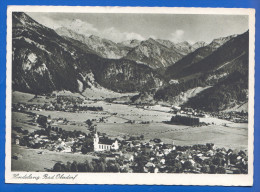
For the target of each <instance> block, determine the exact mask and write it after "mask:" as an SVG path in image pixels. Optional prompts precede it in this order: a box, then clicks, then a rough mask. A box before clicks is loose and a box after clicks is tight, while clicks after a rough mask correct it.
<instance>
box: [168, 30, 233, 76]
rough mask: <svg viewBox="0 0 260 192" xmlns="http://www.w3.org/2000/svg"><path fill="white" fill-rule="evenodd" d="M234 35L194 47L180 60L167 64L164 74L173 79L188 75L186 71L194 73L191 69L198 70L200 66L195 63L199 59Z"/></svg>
mask: <svg viewBox="0 0 260 192" xmlns="http://www.w3.org/2000/svg"><path fill="white" fill-rule="evenodd" d="M235 37H236V35H232V36H228V37H223V38H218V39H214V40H213V41H212V42H211V43H210V44H208V45H206V46H202V47H200V48H198V49H195V51H194V52H191V53H190V54H188V55H187V56H186V57H183V58H182V59H181V60H179V61H178V62H176V63H175V64H174V65H171V66H169V67H168V68H167V69H166V70H165V71H166V73H165V75H166V76H167V77H168V78H169V79H175V78H180V77H185V76H188V73H190V74H195V73H193V71H192V70H193V69H195V68H196V69H197V71H199V70H200V68H197V67H198V66H197V65H198V64H197V63H199V62H200V61H201V60H203V59H204V58H206V57H207V56H209V55H211V54H212V53H213V52H214V51H216V50H217V49H218V48H219V47H221V46H222V45H224V44H225V43H226V42H228V41H229V40H231V39H233V38H235ZM198 44H200V43H198ZM202 45H204V43H202ZM231 46H232V45H231ZM195 47H196V45H195ZM234 48H235V45H234ZM220 54H223V56H224V55H228V54H225V53H224V52H222V53H220ZM221 57H222V56H221ZM206 62H208V61H206ZM213 63H215V62H214V61H213ZM192 67H193V68H192ZM190 68H192V69H190ZM202 69H203V68H202ZM199 72H200V71H199Z"/></svg>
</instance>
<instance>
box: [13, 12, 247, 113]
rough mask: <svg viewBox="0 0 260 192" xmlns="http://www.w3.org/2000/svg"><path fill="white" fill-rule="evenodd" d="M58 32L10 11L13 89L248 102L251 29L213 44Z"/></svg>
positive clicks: (223, 104) (218, 105) (210, 106)
mask: <svg viewBox="0 0 260 192" xmlns="http://www.w3.org/2000/svg"><path fill="white" fill-rule="evenodd" d="M57 32H58V33H59V34H60V35H59V34H58V33H57ZM57 32H56V31H54V30H52V29H49V28H47V27H45V26H43V25H41V24H39V23H37V22H36V21H34V20H33V19H31V18H30V17H29V16H28V15H26V14H25V13H20V12H15V13H13V33H12V38H13V41H12V48H13V50H12V51H13V53H12V56H13V57H12V66H13V67H12V75H13V79H12V87H13V90H14V91H21V92H27V93H34V94H41V93H49V92H52V91H60V90H68V91H71V92H78V93H82V94H83V93H84V94H90V93H91V95H92V96H93V95H95V93H94V92H95V90H98V91H101V92H102V91H104V90H106V92H107V93H108V92H109V93H110V94H111V95H117V94H118V93H124V92H132V93H136V92H141V93H140V94H137V95H135V96H134V97H133V98H132V102H133V103H142V102H146V103H151V104H152V103H153V104H154V103H156V102H167V103H169V104H174V105H177V104H179V105H183V106H188V107H193V108H198V109H202V110H205V111H219V110H228V109H229V108H238V107H237V106H244V105H245V103H246V102H247V97H248V44H249V37H248V36H249V32H248V31H247V32H245V33H243V34H241V35H233V36H229V37H224V38H218V39H215V40H213V41H212V42H211V43H210V44H208V45H207V44H205V43H204V42H197V43H195V44H193V45H190V44H189V43H187V42H183V43H179V44H174V43H172V42H171V41H168V40H158V39H157V40H154V39H152V38H150V39H148V40H145V41H137V40H132V41H125V42H121V43H114V42H112V41H109V40H106V39H102V38H100V37H96V36H90V37H85V36H84V35H80V34H76V33H75V32H73V31H69V30H67V29H59V30H57ZM186 54H187V55H186ZM111 58H114V59H111ZM115 58H116V59H115ZM86 90H87V91H86ZM111 91H112V92H111ZM102 97H103V96H102Z"/></svg>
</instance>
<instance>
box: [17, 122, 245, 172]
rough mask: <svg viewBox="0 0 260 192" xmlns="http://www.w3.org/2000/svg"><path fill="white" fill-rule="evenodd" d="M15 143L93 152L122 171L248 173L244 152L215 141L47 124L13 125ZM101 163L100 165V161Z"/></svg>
mask: <svg viewBox="0 0 260 192" xmlns="http://www.w3.org/2000/svg"><path fill="white" fill-rule="evenodd" d="M13 130H14V131H13V133H12V141H13V143H14V144H16V145H21V146H26V147H28V148H34V149H45V150H50V151H57V152H64V153H81V154H91V155H92V156H97V157H98V156H102V157H105V158H106V159H109V160H111V159H114V160H115V161H117V162H120V163H119V164H120V169H118V171H119V172H120V171H122V172H144V173H148V172H150V173H183V172H184V173H219V174H224V173H229V174H236V173H237V174H239V173H247V170H248V166H247V163H248V162H247V161H248V160H247V154H246V152H245V151H233V150H231V149H228V150H226V149H225V148H222V149H216V148H215V146H214V144H206V145H193V146H176V145H174V143H173V144H165V143H163V142H162V141H161V140H160V139H152V140H150V141H146V140H144V138H142V139H141V138H140V137H139V138H138V140H133V139H131V138H128V139H127V138H125V139H121V140H118V139H110V138H108V137H106V135H105V134H100V133H97V132H96V133H92V134H86V133H84V132H81V131H65V130H63V129H61V128H57V127H47V128H45V129H40V130H36V131H34V132H31V133H29V132H28V131H25V130H23V129H22V128H20V127H14V128H13ZM97 166H98V164H97Z"/></svg>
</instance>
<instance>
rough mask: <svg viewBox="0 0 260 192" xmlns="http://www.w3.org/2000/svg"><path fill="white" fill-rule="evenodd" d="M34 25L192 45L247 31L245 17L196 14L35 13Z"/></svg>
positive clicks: (120, 38)
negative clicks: (36, 23) (185, 42)
mask: <svg viewBox="0 0 260 192" xmlns="http://www.w3.org/2000/svg"><path fill="white" fill-rule="evenodd" d="M27 14H28V15H29V16H30V17H32V18H33V19H34V20H36V21H37V22H39V23H41V24H42V25H45V26H47V27H50V28H52V29H57V28H59V27H66V28H69V29H71V30H74V31H75V32H77V33H80V34H83V35H86V36H90V35H96V36H100V37H102V38H106V39H109V40H112V41H114V42H122V41H126V40H132V39H138V40H145V39H148V38H154V39H165V40H170V41H173V42H182V41H188V42H189V43H195V42H198V41H205V42H207V43H210V42H211V41H212V40H213V39H215V38H219V37H226V36H229V35H233V34H241V33H244V32H245V31H247V30H248V28H249V27H248V16H244V15H198V14H193V15H192V14H190V15H187V14H186V15H183V14H139V13H138V14H136V13H135V14H134V13H133V14H129V13H53V12H52V13H48V12H42V13H35V12H30V13H29V12H27Z"/></svg>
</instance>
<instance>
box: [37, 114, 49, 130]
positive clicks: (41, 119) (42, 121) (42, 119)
mask: <svg viewBox="0 0 260 192" xmlns="http://www.w3.org/2000/svg"><path fill="white" fill-rule="evenodd" d="M37 123H39V125H40V126H42V127H44V128H45V127H46V123H47V117H46V116H43V115H40V116H39V117H38V118H37Z"/></svg>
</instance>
